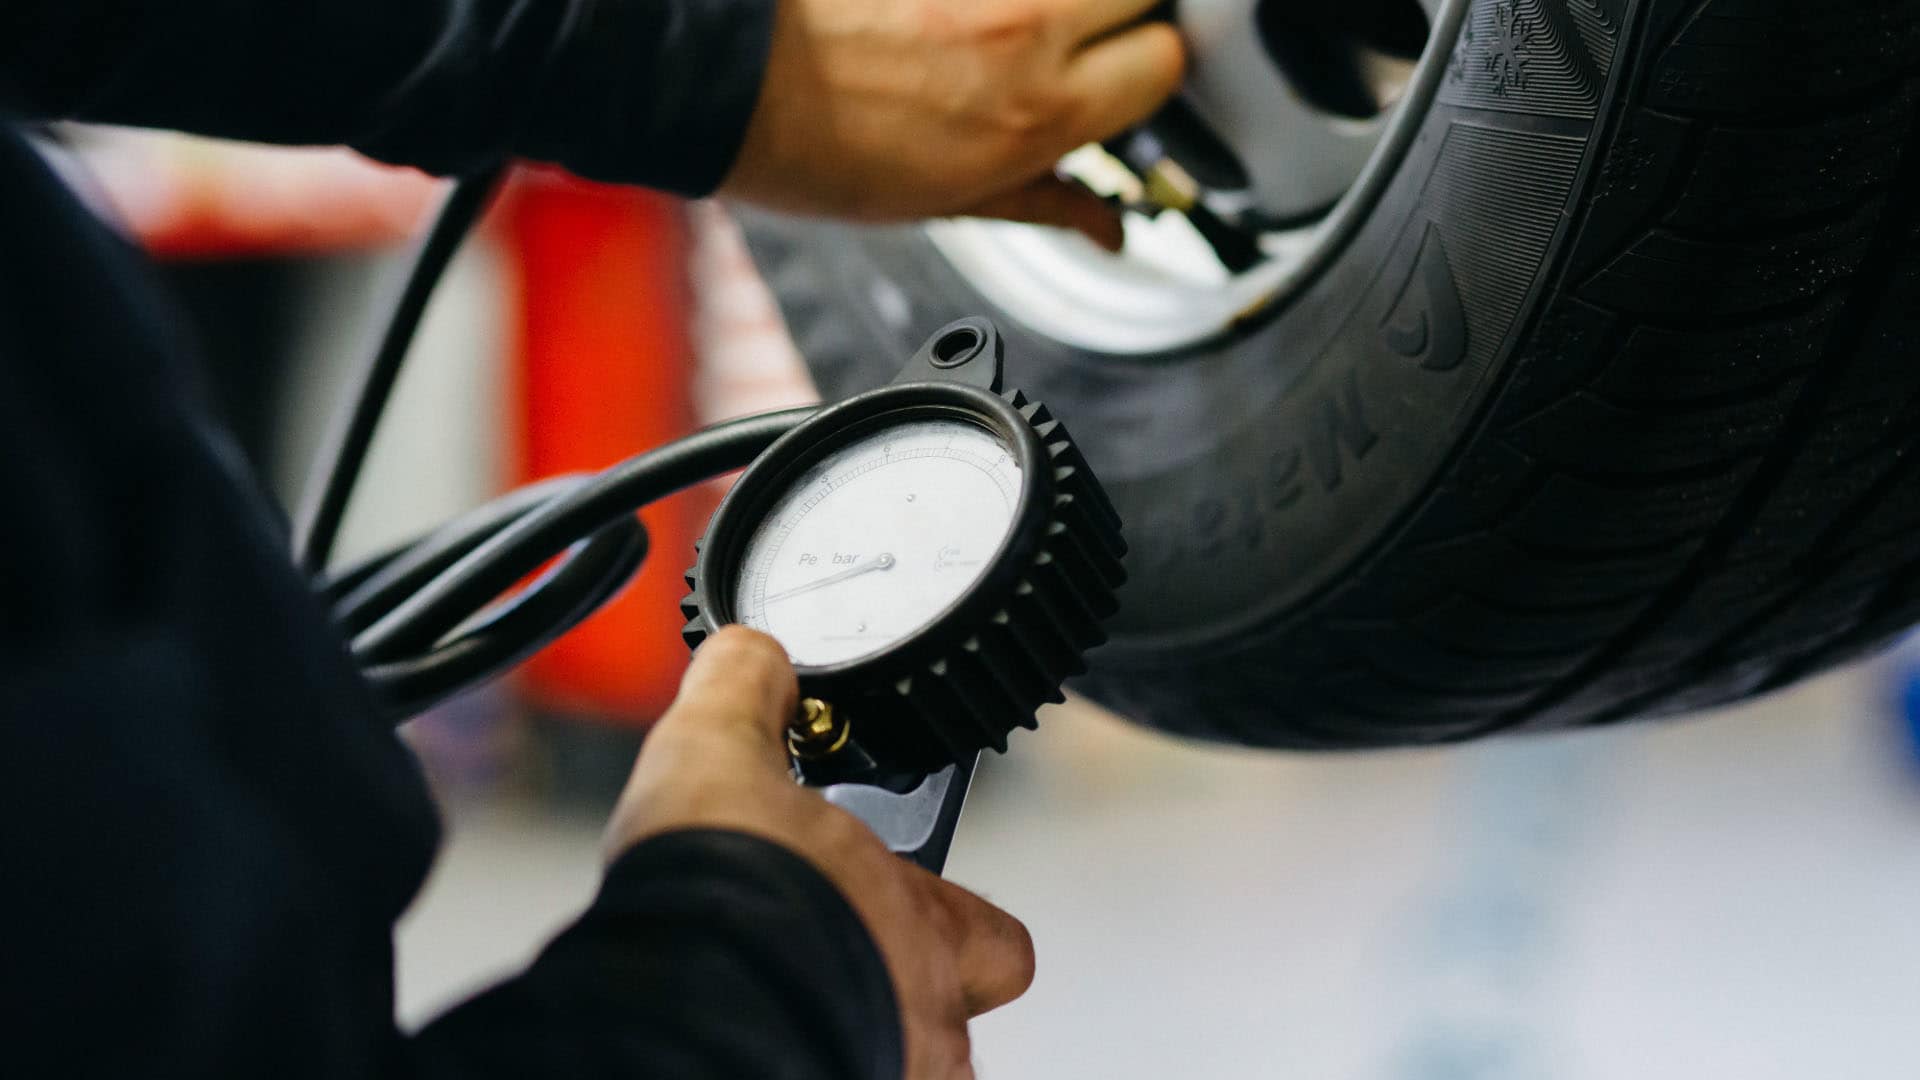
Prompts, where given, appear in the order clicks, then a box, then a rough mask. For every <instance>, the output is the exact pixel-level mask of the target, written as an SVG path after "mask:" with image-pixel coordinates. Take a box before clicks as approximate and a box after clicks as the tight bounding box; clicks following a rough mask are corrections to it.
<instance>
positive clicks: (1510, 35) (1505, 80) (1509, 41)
mask: <svg viewBox="0 0 1920 1080" xmlns="http://www.w3.org/2000/svg"><path fill="white" fill-rule="evenodd" d="M1493 21H1494V27H1493V38H1492V40H1491V41H1489V42H1488V44H1487V71H1488V72H1489V73H1491V74H1492V75H1493V92H1494V93H1496V94H1504V93H1506V92H1507V91H1508V90H1525V89H1526V88H1527V46H1528V44H1530V41H1529V38H1530V36H1531V35H1530V34H1529V33H1528V32H1527V24H1526V20H1524V19H1522V18H1520V16H1519V14H1518V13H1517V12H1516V11H1515V10H1514V6H1513V5H1512V4H1496V5H1495V6H1494V9H1493Z"/></svg>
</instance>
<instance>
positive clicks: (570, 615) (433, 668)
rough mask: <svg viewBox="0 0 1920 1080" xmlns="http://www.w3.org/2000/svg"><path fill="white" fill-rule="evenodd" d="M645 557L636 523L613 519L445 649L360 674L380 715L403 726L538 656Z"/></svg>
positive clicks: (478, 619) (621, 583)
mask: <svg viewBox="0 0 1920 1080" xmlns="http://www.w3.org/2000/svg"><path fill="white" fill-rule="evenodd" d="M646 554H647V539H646V530H645V529H644V528H642V527H641V525H640V523H639V521H638V520H637V519H634V518H627V519H624V520H622V521H618V522H615V523H613V524H611V525H608V526H606V527H605V528H603V529H601V530H600V531H599V532H598V533H595V534H594V535H593V536H592V537H591V538H589V539H587V540H584V541H581V542H580V543H579V544H576V545H574V549H573V551H572V553H570V554H569V555H568V556H567V558H565V559H564V560H562V561H561V562H560V563H558V564H556V565H555V566H553V567H551V568H549V569H548V570H546V571H545V572H544V573H542V574H541V576H540V578H539V579H538V580H537V581H535V582H534V583H532V584H531V585H529V586H528V587H527V588H525V589H522V590H521V591H520V592H518V593H516V594H514V595H513V596H512V597H511V598H509V599H507V600H505V601H502V602H501V603H499V604H496V605H494V606H493V607H492V608H491V609H490V610H487V611H484V612H482V613H481V614H480V615H479V616H476V617H475V618H474V619H470V620H469V622H471V623H472V625H471V627H470V628H468V629H464V630H460V631H458V632H456V633H455V634H454V635H453V636H451V637H450V638H449V639H448V640H446V641H445V642H444V643H443V644H440V645H436V646H435V647H434V648H433V649H431V650H429V651H428V652H425V653H423V654H421V655H418V656H411V657H407V658H405V659H401V660H396V661H393V662H391V663H385V664H375V665H371V666H369V667H367V668H365V669H363V671H364V674H365V675H366V677H367V679H368V681H369V682H371V683H372V684H373V687H374V692H375V695H376V697H377V698H378V699H379V702H380V705H381V712H382V713H383V714H384V715H385V716H386V717H387V719H388V720H389V721H391V722H392V723H396V724H397V723H400V722H402V721H404V720H406V719H407V718H409V717H411V716H413V715H415V714H416V713H419V712H421V711H423V710H425V709H428V708H430V707H432V706H433V705H435V704H438V703H439V702H441V701H443V700H445V699H446V698H448V697H450V696H452V695H454V694H456V693H459V692H460V691H462V690H464V689H466V688H467V687H469V686H472V685H474V684H475V683H478V682H481V681H484V680H486V679H489V678H491V677H493V676H494V675H496V674H499V673H500V672H502V671H504V670H506V669H507V668H510V667H512V666H513V665H515V664H517V663H519V662H520V661H522V660H524V659H526V658H527V657H528V656H531V655H532V654H534V653H535V652H538V651H539V650H540V649H542V648H544V647H545V646H546V645H547V644H548V643H549V642H551V641H553V640H554V639H555V638H558V637H559V636H560V635H561V634H564V633H566V632H567V631H568V630H570V629H572V628H573V627H574V626H575V625H577V624H578V623H579V622H580V621H581V620H583V619H585V618H586V617H587V616H588V615H591V614H592V613H593V612H594V611H595V610H597V609H598V608H599V607H600V605H601V604H603V603H605V602H606V601H607V600H608V599H610V598H611V597H612V596H613V595H614V594H615V593H617V592H619V591H620V589H621V587H622V586H624V585H625V584H626V582H627V579H628V578H630V577H631V576H632V575H633V573H634V571H636V570H638V569H639V568H640V564H641V562H642V561H644V560H645V558H646Z"/></svg>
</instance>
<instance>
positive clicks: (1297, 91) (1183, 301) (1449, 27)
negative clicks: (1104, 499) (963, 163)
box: [926, 0, 1470, 356]
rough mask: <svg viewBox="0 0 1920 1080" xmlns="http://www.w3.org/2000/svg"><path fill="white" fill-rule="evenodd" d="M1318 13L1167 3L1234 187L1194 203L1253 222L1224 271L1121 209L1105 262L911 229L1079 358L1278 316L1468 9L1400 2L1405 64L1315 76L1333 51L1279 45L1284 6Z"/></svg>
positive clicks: (1081, 249) (1397, 135) (1331, 249)
mask: <svg viewBox="0 0 1920 1080" xmlns="http://www.w3.org/2000/svg"><path fill="white" fill-rule="evenodd" d="M1328 2H1329V0H1183V2H1182V3H1181V4H1180V7H1179V16H1178V18H1179V23H1180V27H1181V30H1182V33H1183V34H1184V35H1185V37H1186V39H1187V41H1188V45H1189V50H1190V53H1191V55H1192V60H1193V62H1192V76H1191V78H1190V79H1189V81H1188V84H1187V87H1186V89H1185V90H1184V91H1183V95H1182V96H1183V99H1184V100H1185V102H1186V103H1187V105H1189V106H1190V107H1191V109H1192V112H1193V113H1194V114H1196V115H1197V116H1198V117H1199V118H1200V120H1202V121H1203V122H1204V123H1205V124H1206V125H1207V127H1208V128H1210V129H1211V132H1212V134H1213V135H1215V136H1217V138H1218V139H1219V141H1220V142H1221V143H1222V144H1224V145H1225V147H1226V148H1228V149H1229V150H1230V151H1231V152H1232V154H1233V156H1234V157H1235V159H1237V161H1236V163H1237V165H1238V166H1239V167H1240V169H1241V170H1242V172H1243V175H1244V178H1245V186H1244V187H1243V188H1241V189H1239V190H1225V191H1223V190H1217V189H1216V190H1209V191H1208V192H1206V193H1205V194H1204V195H1203V201H1204V203H1205V204H1206V205H1207V206H1208V207H1209V208H1211V209H1213V210H1216V211H1219V212H1220V213H1222V214H1224V215H1229V216H1234V217H1237V218H1240V219H1241V220H1245V221H1250V222H1252V223H1253V225H1252V227H1251V229H1250V231H1251V232H1253V234H1254V235H1255V237H1256V241H1257V244H1258V248H1259V252H1260V259H1259V261H1258V262H1257V263H1255V264H1254V265H1252V266H1250V267H1248V268H1246V269H1244V270H1241V271H1238V272H1235V271H1230V270H1228V269H1227V268H1226V267H1225V266H1224V265H1222V262H1221V259H1220V258H1219V257H1218V256H1216V254H1215V253H1214V251H1213V249H1212V248H1211V247H1210V246H1209V245H1208V243H1207V241H1206V240H1205V239H1204V238H1203V237H1202V236H1201V235H1200V233H1199V232H1197V231H1196V230H1195V229H1194V227H1193V226H1192V224H1190V223H1189V222H1188V220H1187V219H1186V218H1184V217H1182V216H1180V215H1178V214H1174V213H1162V214H1160V215H1158V216H1157V217H1148V216H1147V215H1145V214H1143V213H1137V212H1129V213H1127V214H1126V232H1127V249H1126V251H1125V253H1124V254H1122V255H1120V256H1114V255H1110V254H1108V253H1106V252H1104V251H1102V250H1100V249H1099V248H1098V247H1096V246H1094V245H1093V244H1092V243H1090V242H1088V241H1087V240H1086V239H1084V238H1082V237H1079V236H1077V235H1073V234H1069V233H1064V232H1061V231H1059V230H1053V229H1041V228H1034V227H1031V226H1024V225H1015V224H1011V223H1007V222H996V221H984V220H978V219H955V220H948V221H939V222H933V223H929V224H928V225H927V227H926V232H927V235H928V237H929V239H930V240H931V241H932V242H933V244H934V246H935V248H936V249H937V250H938V251H939V252H940V253H941V255H942V256H944V257H945V259H946V260H947V261H948V262H949V263H950V264H951V265H952V266H953V267H954V269H955V270H956V271H957V272H958V273H959V274H960V275H961V276H962V277H963V278H965V279H966V280H967V281H968V282H969V283H970V284H971V285H972V286H973V287H974V288H975V289H977V290H979V292H980V293H981V294H982V296H984V297H985V298H986V299H987V300H988V301H989V302H990V303H992V304H993V305H994V306H996V307H997V308H999V309H1000V310H1001V312H1002V313H1003V314H1005V315H1006V316H1007V317H1009V318H1011V319H1012V320H1014V321H1015V322H1018V323H1020V324H1021V325H1023V326H1025V327H1026V328H1027V329H1029V330H1031V331H1033V332H1035V333H1039V334H1042V335H1045V336H1047V337H1049V338H1052V339H1054V340H1056V341H1059V342H1061V343H1062V344H1066V345H1070V346H1074V347H1076V348H1080V349H1084V350H1088V351H1093V352H1100V353H1110V354H1118V355H1131V356H1144V355H1154V354H1166V353H1175V352H1179V351H1181V350H1185V349H1189V348H1191V347H1193V346H1195V345H1199V344H1202V343H1204V342H1207V341H1210V340H1212V339H1215V338H1218V337H1221V336H1223V335H1230V334H1233V333H1235V332H1237V331H1239V330H1241V329H1244V328H1246V327H1248V326H1249V325H1251V324H1252V323H1254V322H1256V321H1258V320H1259V319H1260V318H1262V317H1264V316H1267V315H1270V314H1272V313H1274V312H1276V311H1278V310H1281V309H1282V308H1283V307H1284V305H1285V303H1286V301H1287V300H1288V299H1289V298H1290V297H1291V296H1293V295H1295V294H1296V293H1298V292H1299V290H1300V289H1301V288H1302V287H1304V286H1305V285H1306V284H1307V283H1308V282H1310V281H1311V280H1312V279H1313V278H1314V277H1315V276H1316V275H1317V274H1318V273H1319V271H1320V270H1321V269H1322V268H1323V267H1324V266H1325V265H1326V263H1327V261H1328V260H1329V259H1331V258H1332V256H1333V255H1334V254H1335V253H1337V252H1338V250H1339V249H1340V247H1341V246H1343V245H1344V243H1345V242H1346V240H1347V239H1348V238H1349V237H1350V236H1351V235H1352V234H1353V232H1354V230H1355V229H1357V227H1358V226H1359V224H1360V223H1361V221H1363V220H1364V219H1365V217H1366V214H1367V213H1368V212H1369V211H1370V210H1371V208H1372V206H1373V204H1374V202H1375V201H1376V200H1377V198H1378V197H1379V194H1380V192H1381V190H1382V189H1384V187H1385V186H1386V182H1387V180H1388V179H1390V178H1391V176H1392V174H1393V172H1394V170H1395V168H1396V167H1397V166H1398V164H1399V162H1400V159H1401V157H1402V156H1403V155H1404V153H1405V151H1406V148H1407V146H1408V144H1409V143H1410V142H1411V141H1412V137H1413V135H1414V133H1415V131H1417V129H1418V127H1419V124H1420V121H1421V120H1422V118H1423V117H1424V115H1425V113H1426V112H1427V108H1428V106H1429V105H1430V104H1431V102H1432V99H1433V95H1434V93H1435V92H1436V91H1437V90H1438V88H1439V85H1440V82H1441V79H1442V77H1443V76H1444V74H1445V67H1446V61H1447V53H1448V52H1449V49H1448V48H1447V47H1446V46H1448V45H1451V43H1452V42H1453V41H1454V40H1455V39H1456V38H1457V36H1458V34H1459V30H1460V25H1461V22H1462V20H1463V18H1464V17H1465V14H1466V11H1467V8H1468V7H1469V4H1470V0H1406V2H1408V3H1412V4H1416V5H1417V11H1418V13H1419V14H1420V15H1422V16H1424V18H1425V21H1426V25H1427V33H1426V35H1425V41H1424V43H1422V45H1421V47H1420V48H1419V49H1418V59H1417V61H1413V60H1408V61H1405V62H1403V63H1401V64H1400V65H1398V66H1394V65H1390V64H1386V65H1383V64H1381V63H1380V61H1379V59H1378V56H1377V55H1375V54H1374V53H1373V52H1371V51H1369V50H1366V49H1362V50H1360V51H1358V52H1355V53H1353V54H1351V55H1350V56H1349V57H1347V59H1350V60H1351V61H1352V64H1351V65H1327V64H1326V63H1324V61H1325V60H1326V59H1327V56H1328V52H1327V50H1328V49H1329V48H1331V49H1339V48H1341V47H1342V45H1341V43H1340V41H1339V40H1338V39H1337V38H1328V37H1320V38H1316V37H1315V36H1314V35H1313V34H1312V33H1300V32H1297V30H1298V25H1297V20H1295V19H1294V18H1293V16H1295V15H1297V14H1298V13H1299V11H1300V10H1301V9H1300V8H1298V7H1296V6H1294V5H1302V4H1309V3H1315V4H1325V3H1328ZM1377 6H1378V5H1376V7H1377ZM1403 10H1404V9H1403ZM1400 30H1401V31H1402V32H1404V31H1405V26H1404V23H1402V24H1400ZM1303 42H1304V43H1305V44H1301V43H1303ZM1296 46H1297V47H1296ZM1316 50H1317V51H1316ZM1289 51H1291V52H1293V53H1294V55H1289ZM1369 65H1371V70H1369ZM1355 77H1360V78H1366V77H1372V79H1373V81H1372V82H1371V83H1368V84H1365V85H1359V86H1358V88H1359V89H1361V90H1369V91H1371V92H1372V93H1373V94H1375V95H1376V100H1375V104H1377V105H1378V106H1379V107H1378V108H1377V109H1376V111H1374V112H1373V114H1372V115H1356V114H1357V113H1359V112H1360V111H1361V109H1359V108H1356V107H1355V106H1356V105H1361V104H1364V102H1356V101H1354V94H1355V90H1356V85H1357V84H1355V83H1353V81H1352V79H1353V78H1355ZM1388 94H1390V95H1391V98H1390V99H1387V98H1385V97H1384V95H1388ZM1062 169H1063V171H1065V172H1068V173H1071V174H1073V175H1075V176H1077V177H1079V178H1080V179H1082V180H1083V181H1085V182H1087V183H1088V184H1089V186H1091V187H1093V188H1095V190H1098V191H1101V192H1102V193H1114V192H1116V191H1117V190H1119V189H1121V187H1122V185H1123V183H1124V182H1125V180H1124V178H1122V177H1120V176H1117V175H1116V174H1115V171H1116V170H1121V171H1123V170H1122V167H1121V166H1119V165H1118V164H1117V163H1116V162H1114V161H1113V160H1112V159H1111V158H1107V157H1106V155H1105V154H1104V152H1102V151H1101V150H1099V148H1085V149H1083V150H1081V151H1076V152H1075V153H1074V154H1072V155H1069V156H1068V157H1067V158H1066V159H1065V160H1064V161H1063V162H1062Z"/></svg>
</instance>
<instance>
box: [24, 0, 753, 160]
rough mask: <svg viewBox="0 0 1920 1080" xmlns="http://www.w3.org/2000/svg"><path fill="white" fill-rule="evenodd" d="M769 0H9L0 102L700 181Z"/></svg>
mask: <svg viewBox="0 0 1920 1080" xmlns="http://www.w3.org/2000/svg"><path fill="white" fill-rule="evenodd" d="M774 4H775V0H271V2H262V0H9V2H8V3H5V4H0V111H5V112H11V113H13V114H15V115H16V116H24V117H28V118H33V119H81V120H94V121H101V122H108V123H121V124H133V125H139V126H147V127H165V128H179V129H182V130H186V131H193V132H198V133H201V134H206V135H219V136H227V137H231V138H239V139H253V140H260V141H266V142H282V143H311V144H322V143H324V144H349V145H352V146H355V147H357V148H359V149H360V150H362V151H364V152H366V153H368V154H370V155H372V156H374V157H378V158H381V159H383V160H386V161H391V162H397V163H402V164H408V165H416V166H419V167H420V168H423V169H427V170H430V171H433V172H439V173H459V172H464V171H469V170H472V169H474V168H476V167H478V166H480V165H483V164H486V163H488V162H490V161H493V160H497V159H499V158H502V157H506V156H519V157H528V158H534V159H538V160H542V161H550V162H555V163H557V164H560V165H563V166H565V167H567V168H568V169H571V170H573V171H574V172H577V173H579V174H581V175H583V176H588V177H592V178H595V179H601V180H612V181H619V182H624V183H635V184H644V185H647V186H649V187H657V188H663V189H666V190H670V191H676V192H680V193H683V194H691V195H698V194H705V193H707V192H709V191H711V190H712V189H713V188H714V187H715V186H716V185H718V184H719V182H720V181H721V179H722V178H723V177H724V176H725V175H726V172H727V170H728V168H729V166H730V165H731V164H732V162H733V158H734V155H735V154H736V153H737V151H738V149H739V145H740V140H741V138H742V136H743V134H744V132H745V130H746V124H747V119H748V117H749V116H750V115H751V113H752V110H753V106H754V103H755V101H756V100H757V98H758V95H759V90H760V80H761V75H762V73H763V69H764V66H765V61H766V51H767V44H768V39H769V37H770V35H771V32H772V23H773V8H774Z"/></svg>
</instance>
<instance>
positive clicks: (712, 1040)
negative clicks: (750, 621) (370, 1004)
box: [414, 831, 902, 1080]
mask: <svg viewBox="0 0 1920 1080" xmlns="http://www.w3.org/2000/svg"><path fill="white" fill-rule="evenodd" d="M414 1049H415V1052H416V1055H417V1057H418V1058H419V1060H420V1061H421V1062H422V1064H423V1065H424V1066H425V1067H423V1068H422V1069H420V1070H419V1071H420V1072H421V1073H422V1074H423V1075H428V1076H443V1077H447V1078H449V1080H451V1078H454V1077H496V1076H497V1077H526V1076H568V1077H600V1076H606V1077H616V1076H618V1077H627V1076H644V1077H649V1078H653V1077H684V1078H693V1077H714V1078H723V1077H724V1078H735V1077H737V1078H742V1080H745V1078H749V1077H752V1078H758V1077H780V1078H783V1080H815V1078H818V1080H869V1078H871V1080H882V1078H893V1077H898V1076H899V1075H900V1069H901V1061H902V1047H901V1043H900V1027H899V1021H898V1010H897V1008H896V1006H895V1003H894V998H893V991H892V985H891V983H890V982H889V979H888V975H887V972H886V968H885V967H884V966H883V964H882V963H881V960H880V956H879V953H878V952H877V951H876V950H875V949H874V947H873V944H872V940H871V939H870V938H869V937H868V935H867V933H866V931H865V929H864V928H863V927H862V926H861V924H860V921H859V918H858V917H857V916H856V915H855V914H854V912H853V909H852V908H850V907H849V906H848V905H847V903H846V901H845V900H844V899H842V898H841V896H840V894H839V893H837V892H835V891H834V889H833V887H832V886H831V885H829V884H828V883H827V882H826V880H825V879H824V878H822V877H821V876H820V875H819V873H818V872H816V871H815V870H814V869H813V868H812V867H811V866H809V865H807V864H806V863H805V862H804V861H802V860H801V859H800V858H799V857H798V856H795V855H793V854H791V853H790V852H788V851H786V850H785V849H784V848H780V847H778V846H775V845H773V844H770V843H768V842H766V841H764V840H759V839H757V838H754V837H749V836H745V835H742V834H739V833H730V832H718V831H698V832H683V833H673V834H668V835H665V836H660V837H655V838H654V839H651V840H648V841H646V842H645V843H642V844H641V845H639V846H638V847H636V848H634V849H633V850H631V851H629V852H627V853H626V855H624V856H623V857H622V858H621V859H620V860H619V861H618V862H616V863H615V864H614V866H613V867H612V868H611V869H610V870H609V871H608V873H607V878H606V881H605V884H604V885H603V886H602V888H601V890H600V896H599V898H598V899H597V900H596V901H595V902H594V905H593V907H592V908H591V909H590V910H589V911H588V912H587V914H586V915H585V916H583V917H582V918H581V920H580V921H579V922H578V923H576V924H574V926H573V927H572V928H571V929H569V930H568V931H566V932H565V933H563V934H562V935H560V937H559V938H557V939H556V940H555V941H554V942H553V944H552V945H550V946H548V948H547V949H546V951H545V952H544V953H542V954H541V956H540V958H539V960H537V961H536V962H535V963H534V964H533V966H532V967H531V968H530V969H528V970H527V972H526V973H525V974H523V975H521V976H519V977H518V978H516V979H513V980H512V981H510V982H507V983H504V984H502V985H501V986H499V987H496V988H494V989H493V990H490V991H488V992H487V993H485V994H482V995H481V996H479V997H477V998H475V999H473V1000H472V1001H470V1002H468V1003H466V1004H465V1005H463V1006H461V1007H459V1008H457V1009H455V1010H453V1011H452V1012H450V1013H448V1014H447V1015H445V1016H444V1017H442V1018H440V1019H439V1020H437V1021H436V1022H435V1023H433V1024H432V1025H431V1026H430V1027H428V1028H427V1029H426V1030H424V1031H423V1032H421V1033H420V1035H419V1036H418V1037H416V1039H415V1040H414Z"/></svg>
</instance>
